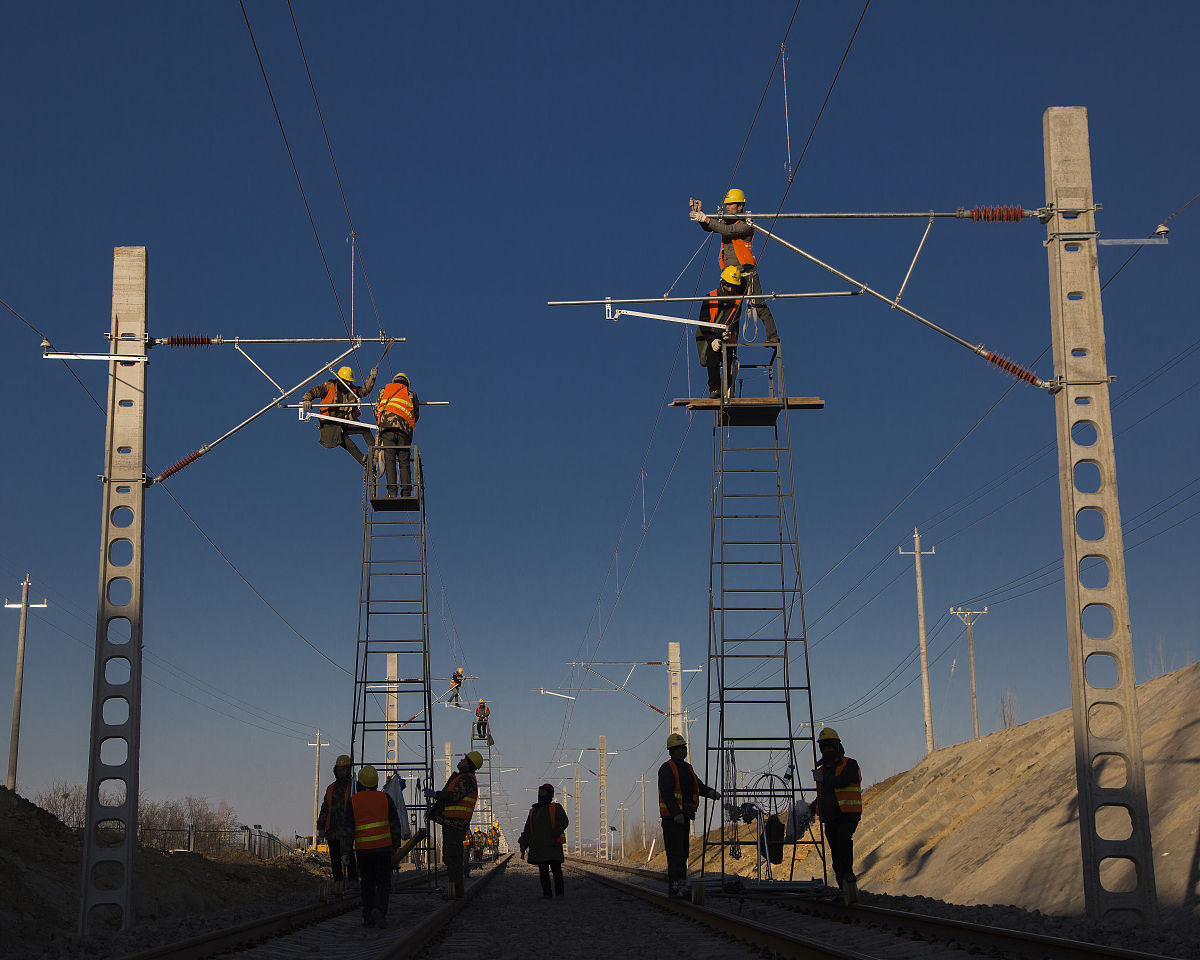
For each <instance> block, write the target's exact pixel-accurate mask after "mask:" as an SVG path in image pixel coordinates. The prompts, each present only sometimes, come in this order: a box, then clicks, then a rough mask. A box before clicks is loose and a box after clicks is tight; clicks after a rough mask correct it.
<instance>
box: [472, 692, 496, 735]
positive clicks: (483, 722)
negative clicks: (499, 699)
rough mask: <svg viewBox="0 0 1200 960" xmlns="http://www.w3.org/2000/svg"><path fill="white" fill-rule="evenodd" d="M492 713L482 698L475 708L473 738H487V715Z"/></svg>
mask: <svg viewBox="0 0 1200 960" xmlns="http://www.w3.org/2000/svg"><path fill="white" fill-rule="evenodd" d="M491 715H492V711H491V708H490V707H488V705H487V704H486V703H484V702H483V701H482V700H480V701H479V706H477V707H476V708H475V739H476V740H486V739H487V738H488V717H490V716H491Z"/></svg>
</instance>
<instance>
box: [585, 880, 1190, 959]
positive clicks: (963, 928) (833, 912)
mask: <svg viewBox="0 0 1200 960" xmlns="http://www.w3.org/2000/svg"><path fill="white" fill-rule="evenodd" d="M568 860H569V861H574V862H575V863H577V864H579V865H581V866H588V865H590V866H595V867H600V868H602V869H607V870H616V871H620V872H623V873H630V874H633V875H635V876H640V877H645V878H647V879H650V880H659V881H662V880H665V879H666V874H665V873H664V872H663V871H661V870H651V869H649V868H647V867H632V866H629V865H627V864H623V863H605V862H603V861H599V860H588V859H586V858H577V857H568ZM737 896H738V897H741V898H744V899H747V900H754V901H755V902H761V903H769V904H771V905H774V906H778V907H780V908H781V909H787V910H790V911H794V912H797V913H806V914H809V915H811V916H818V917H823V918H825V919H830V920H839V921H842V922H846V923H861V922H864V921H870V922H871V923H875V924H877V925H879V926H882V927H886V928H888V929H889V930H895V931H897V932H901V933H916V934H920V935H921V936H927V937H933V938H936V939H938V940H940V941H946V942H948V941H950V940H956V941H958V942H959V943H969V945H970V946H972V947H980V948H983V949H988V950H997V951H999V952H1000V953H1001V954H1002V955H1003V956H1006V957H1008V956H1028V957H1037V958H1039V960H1041V958H1045V960H1086V958H1089V957H1094V958H1098V960H1170V958H1169V957H1164V956H1163V955H1161V954H1157V953H1144V952H1141V951H1138V950H1129V949H1127V948H1125V947H1109V946H1105V945H1103V944H1098V943H1088V942H1087V941H1083V940H1068V939H1065V938H1063V937H1051V936H1047V935H1046V934H1041V933H1029V932H1026V931H1021V930H1008V929H1005V928H1004V927H994V926H991V925H989V924H982V923H971V922H969V921H966V920H952V919H949V918H944V917H934V916H930V915H928V914H922V913H912V912H910V911H908V910H894V909H891V908H888V907H876V906H868V905H866V904H862V903H859V904H856V905H855V906H853V907H845V906H842V905H841V904H840V903H835V902H830V901H826V900H814V899H812V898H810V897H805V896H803V895H797V894H795V893H791V892H787V891H781V892H779V893H771V892H770V891H766V890H745V891H742V892H739V893H738V894H737Z"/></svg>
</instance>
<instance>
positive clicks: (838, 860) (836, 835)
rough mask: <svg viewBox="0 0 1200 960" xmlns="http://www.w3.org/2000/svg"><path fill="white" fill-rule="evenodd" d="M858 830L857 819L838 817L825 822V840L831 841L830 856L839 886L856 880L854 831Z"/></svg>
mask: <svg viewBox="0 0 1200 960" xmlns="http://www.w3.org/2000/svg"><path fill="white" fill-rule="evenodd" d="M857 829H858V818H857V817H837V818H835V819H833V820H828V821H826V822H825V839H826V840H828V841H829V855H830V858H831V859H832V860H833V875H834V876H835V877H837V882H838V886H839V887H840V886H842V884H844V883H845V882H846V881H847V880H854V879H856V877H855V876H854V831H855V830H857Z"/></svg>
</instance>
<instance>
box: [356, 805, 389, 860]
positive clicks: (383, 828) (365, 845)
mask: <svg viewBox="0 0 1200 960" xmlns="http://www.w3.org/2000/svg"><path fill="white" fill-rule="evenodd" d="M350 806H351V808H352V809H353V810H354V849H355V850H379V849H382V848H383V847H390V846H391V845H392V826H391V824H390V823H389V822H388V796H387V794H386V793H382V792H380V791H379V790H360V791H359V792H358V793H356V794H355V795H354V796H353V797H351V798H350Z"/></svg>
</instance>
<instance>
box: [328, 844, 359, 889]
mask: <svg viewBox="0 0 1200 960" xmlns="http://www.w3.org/2000/svg"><path fill="white" fill-rule="evenodd" d="M347 852H348V853H349V854H350V864H349V866H347V867H346V872H345V874H343V873H342V842H341V841H340V840H330V841H329V865H330V866H331V867H332V868H333V882H334V883H341V882H342V881H343V880H357V879H358V867H357V866H356V865H355V860H354V851H353V850H349V851H347Z"/></svg>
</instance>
